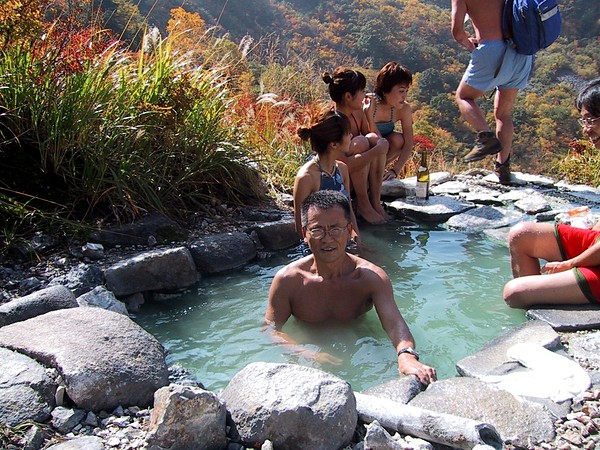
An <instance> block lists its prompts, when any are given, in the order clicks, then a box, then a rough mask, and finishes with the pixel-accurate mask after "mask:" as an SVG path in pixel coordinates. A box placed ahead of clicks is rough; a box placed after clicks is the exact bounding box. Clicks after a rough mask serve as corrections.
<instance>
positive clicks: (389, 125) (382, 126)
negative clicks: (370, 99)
mask: <svg viewBox="0 0 600 450" xmlns="http://www.w3.org/2000/svg"><path fill="white" fill-rule="evenodd" d="M377 105H379V99H376V100H375V108H373V119H374V118H375V115H376V114H377ZM395 125H396V122H395V121H394V107H393V106H392V107H391V108H390V120H389V122H375V126H376V127H377V130H379V134H381V137H387V135H388V134H391V133H392V132H393V131H394V126H395Z"/></svg>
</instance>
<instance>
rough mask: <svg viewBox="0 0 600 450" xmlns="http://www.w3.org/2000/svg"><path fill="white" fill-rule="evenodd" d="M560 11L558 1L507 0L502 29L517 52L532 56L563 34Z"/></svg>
mask: <svg viewBox="0 0 600 450" xmlns="http://www.w3.org/2000/svg"><path fill="white" fill-rule="evenodd" d="M561 23H562V21H561V18H560V11H559V9H558V3H557V2H556V0H506V1H505V3H504V11H503V13H502V29H503V31H504V35H505V37H507V38H508V39H510V40H512V42H513V44H514V47H515V49H516V50H517V53H521V54H523V55H533V54H534V53H536V52H537V51H538V50H541V49H543V48H546V47H548V46H549V45H550V44H552V43H553V42H554V41H555V40H556V38H557V37H558V36H559V35H560V26H561Z"/></svg>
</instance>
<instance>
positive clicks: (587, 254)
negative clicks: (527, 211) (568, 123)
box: [504, 78, 600, 308]
mask: <svg viewBox="0 0 600 450" xmlns="http://www.w3.org/2000/svg"><path fill="white" fill-rule="evenodd" d="M576 105H577V109H578V110H579V112H580V114H581V118H580V119H579V123H580V125H581V126H582V127H583V131H584V133H585V134H586V135H587V136H588V137H589V139H590V141H591V143H592V145H593V146H594V147H595V148H596V149H598V150H600V78H598V79H596V80H593V81H591V82H589V83H588V84H587V85H586V86H585V87H584V88H583V89H582V90H581V91H580V93H579V95H578V97H577V102H576ZM508 244H509V250H510V264H511V268H512V273H513V276H514V278H513V279H512V280H510V281H509V282H508V283H506V285H505V286H504V301H505V302H506V303H507V304H508V305H509V306H511V307H513V308H529V307H530V306H532V305H539V304H544V305H552V304H586V303H600V221H599V222H598V223H596V224H595V225H594V226H593V227H592V229H582V228H575V227H572V226H570V225H564V224H551V223H535V222H522V223H520V224H518V225H515V226H514V227H513V228H511V230H510V233H509V235H508ZM540 259H544V260H546V261H548V262H547V263H546V264H545V265H543V266H542V267H541V268H540Z"/></svg>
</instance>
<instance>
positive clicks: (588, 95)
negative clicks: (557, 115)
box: [575, 78, 600, 117]
mask: <svg viewBox="0 0 600 450" xmlns="http://www.w3.org/2000/svg"><path fill="white" fill-rule="evenodd" d="M575 106H577V110H578V111H580V112H581V108H583V107H584V106H585V109H587V111H588V112H589V113H590V114H591V115H593V116H594V117H600V78H596V79H595V80H592V81H590V82H589V83H587V84H586V85H585V86H584V87H583V88H582V89H581V91H579V95H578V96H577V100H576V101H575Z"/></svg>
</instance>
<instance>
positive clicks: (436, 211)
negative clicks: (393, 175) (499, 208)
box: [388, 196, 475, 222]
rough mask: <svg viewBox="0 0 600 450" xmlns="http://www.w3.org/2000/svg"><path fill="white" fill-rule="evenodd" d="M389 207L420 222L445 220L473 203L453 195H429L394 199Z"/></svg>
mask: <svg viewBox="0 0 600 450" xmlns="http://www.w3.org/2000/svg"><path fill="white" fill-rule="evenodd" d="M388 206H389V208H391V209H392V210H394V211H397V212H400V213H401V214H403V215H404V216H406V217H408V218H410V219H414V220H417V221H422V222H445V221H446V220H448V219H449V218H450V217H452V216H454V215H456V214H460V213H463V212H465V211H468V210H469V209H471V208H475V204H474V203H471V202H467V201H464V200H457V199H455V198H453V197H442V196H440V197H437V196H431V197H429V199H427V200H395V201H393V202H391V203H389V204H388Z"/></svg>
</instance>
